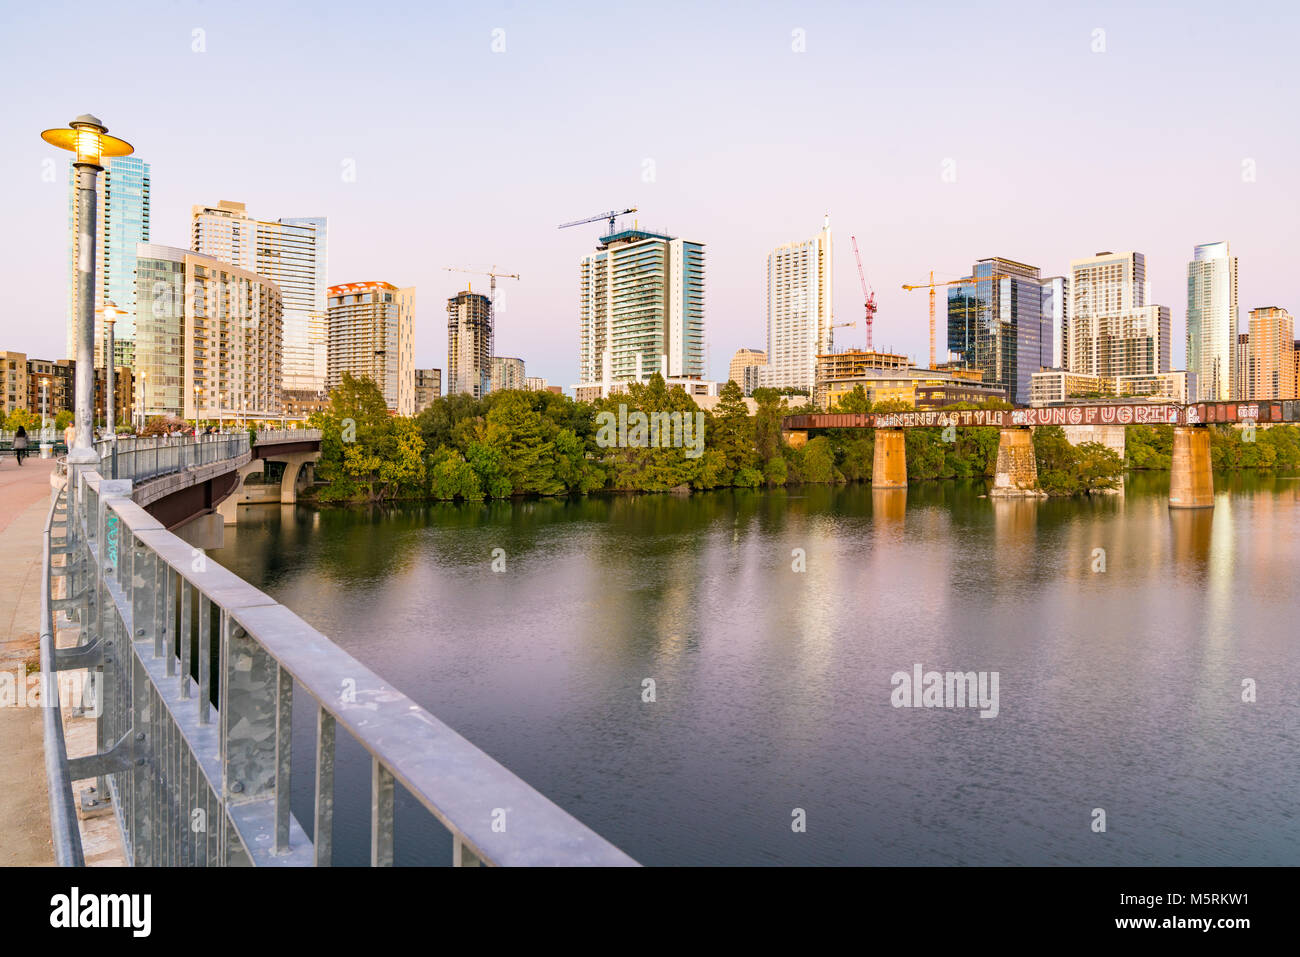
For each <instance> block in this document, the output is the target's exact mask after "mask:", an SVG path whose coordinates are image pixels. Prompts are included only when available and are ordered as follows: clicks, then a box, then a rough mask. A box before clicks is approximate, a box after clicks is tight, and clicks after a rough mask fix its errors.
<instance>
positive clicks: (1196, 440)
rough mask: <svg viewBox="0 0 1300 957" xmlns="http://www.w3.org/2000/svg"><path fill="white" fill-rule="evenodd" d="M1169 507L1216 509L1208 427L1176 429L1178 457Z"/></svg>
mask: <svg viewBox="0 0 1300 957" xmlns="http://www.w3.org/2000/svg"><path fill="white" fill-rule="evenodd" d="M1169 507H1170V508H1213V507H1214V472H1213V470H1212V469H1211V467H1210V433H1209V430H1207V429H1206V428H1205V427H1204V426H1199V425H1176V426H1174V455H1173V463H1172V467H1171V469H1170V473H1169Z"/></svg>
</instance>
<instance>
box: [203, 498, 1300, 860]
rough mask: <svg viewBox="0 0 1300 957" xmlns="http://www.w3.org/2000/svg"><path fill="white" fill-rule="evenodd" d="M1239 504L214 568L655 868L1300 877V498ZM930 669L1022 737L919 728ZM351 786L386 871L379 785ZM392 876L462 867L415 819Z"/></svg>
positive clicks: (564, 511) (300, 809)
mask: <svg viewBox="0 0 1300 957" xmlns="http://www.w3.org/2000/svg"><path fill="white" fill-rule="evenodd" d="M1216 479H1217V480H1218V481H1219V483H1220V485H1221V488H1220V494H1219V496H1218V499H1217V505H1216V507H1215V508H1214V509H1213V511H1212V512H1211V511H1200V512H1170V510H1169V509H1168V507H1167V493H1168V476H1167V475H1139V476H1135V477H1132V478H1130V479H1129V481H1128V486H1127V489H1126V492H1125V494H1124V495H1122V496H1108V497H1104V498H1100V499H1091V500H1051V501H1047V502H1026V503H994V502H991V501H989V500H987V499H983V498H980V497H979V495H980V492H981V491H982V490H983V487H982V485H979V486H977V485H975V484H962V483H956V482H948V483H930V484H926V485H919V486H913V487H912V488H911V489H909V490H907V491H906V492H903V493H898V492H892V493H885V492H874V493H873V491H872V490H871V489H870V487H868V486H863V485H853V486H848V487H841V488H835V489H832V488H824V487H823V488H802V489H793V490H779V491H775V492H749V491H745V492H714V493H706V494H702V495H693V496H689V497H678V496H671V495H667V496H640V497H618V498H590V499H585V500H575V501H572V502H558V501H540V502H539V501H534V502H523V503H517V504H494V505H484V506H479V505H474V506H466V505H437V506H430V507H418V508H403V509H391V510H382V511H369V510H349V509H331V510H323V511H317V510H314V509H311V508H309V507H306V506H297V507H294V506H284V507H280V506H270V507H258V508H247V509H243V510H241V521H242V522H243V524H241V525H239V526H237V527H234V528H230V529H227V532H226V534H227V539H226V547H225V548H224V549H221V550H218V551H215V552H213V557H215V558H216V560H217V561H219V562H221V563H223V564H225V565H227V566H228V567H230V568H231V569H233V570H234V571H235V572H237V573H238V574H240V575H241V576H243V577H244V578H246V579H247V580H249V581H250V582H252V583H253V584H255V585H257V586H259V587H262V588H264V589H266V590H267V591H268V592H270V593H271V594H272V595H273V596H275V597H276V598H277V599H278V600H279V601H281V602H283V603H284V604H286V605H288V606H289V607H291V608H292V609H293V610H294V611H296V612H298V613H299V614H300V615H301V616H302V617H304V618H305V619H307V620H308V621H309V622H311V623H312V624H313V625H315V626H316V627H317V628H319V629H320V630H321V631H323V632H325V633H326V634H328V635H330V636H331V637H332V638H333V639H334V640H335V641H337V642H338V643H339V644H340V645H342V646H343V647H344V648H345V649H347V650H348V651H349V652H350V653H351V654H353V655H355V656H356V657H357V658H359V659H360V660H361V661H362V662H364V663H365V664H366V665H368V666H369V667H371V668H372V669H374V670H375V671H377V672H378V673H379V674H381V675H383V676H384V677H385V678H387V679H389V680H390V681H392V682H393V684H394V685H396V686H397V687H398V688H400V689H401V690H403V691H405V692H406V693H407V694H409V695H410V696H411V697H413V698H415V699H416V700H417V701H419V702H420V703H421V704H423V705H424V706H425V707H427V708H428V709H429V710H430V711H431V712H433V713H434V714H435V715H437V716H438V717H439V718H440V719H442V720H443V721H445V722H446V723H447V724H449V725H450V726H452V727H453V728H455V729H456V730H457V731H459V732H460V733H461V734H462V735H464V736H465V737H467V738H468V739H469V740H470V741H472V742H474V743H475V744H477V745H478V746H479V747H481V748H483V749H484V750H485V751H487V752H488V753H489V754H491V755H492V756H493V757H495V758H496V759H497V760H499V761H500V762H501V763H503V764H504V765H506V766H507V767H509V768H510V769H511V770H513V771H515V772H516V773H517V774H519V775H520V776H521V777H523V778H524V780H526V781H528V782H529V783H530V784H532V785H533V786H535V787H536V788H538V789H539V790H540V791H542V793H544V794H546V795H547V796H548V797H550V798H551V799H552V800H554V801H555V802H556V803H558V804H559V805H560V806H561V807H563V808H565V809H566V810H568V811H569V812H570V813H572V814H573V815H575V816H576V817H577V818H579V819H580V820H582V821H584V822H585V823H587V824H588V825H590V826H591V827H593V828H594V829H595V830H596V831H598V832H599V833H601V834H603V835H604V836H606V837H607V838H609V839H610V840H612V841H613V842H614V843H616V844H618V845H619V846H620V847H622V848H623V849H624V850H626V851H627V852H628V853H630V854H631V855H632V856H633V857H635V858H637V859H638V860H640V861H642V862H643V863H646V864H712V863H728V864H1266V863H1267V864H1300V818H1298V817H1297V811H1296V806H1297V801H1298V800H1300V797H1298V796H1300V748H1298V747H1297V745H1298V744H1300V718H1298V715H1300V654H1297V647H1298V640H1297V639H1298V635H1300V603H1298V602H1297V599H1296V585H1297V577H1298V576H1297V569H1298V568H1300V480H1298V479H1297V478H1295V477H1288V476H1247V477H1235V478H1231V479H1225V478H1224V477H1222V476H1216ZM496 548H500V549H503V550H504V556H505V563H506V569H505V571H504V572H493V570H492V552H493V549H496ZM797 549H801V550H802V553H803V555H804V561H805V562H806V571H804V572H802V573H799V572H795V571H793V570H792V564H793V563H794V562H795V561H796V557H797V555H798V553H797V552H796V551H795V550H797ZM1097 549H1103V550H1104V555H1103V554H1102V553H1100V552H1097V551H1096V550H1097ZM1103 557H1104V569H1105V570H1104V571H1094V567H1100V561H1099V559H1100V558H1103ZM918 663H919V664H921V665H922V666H923V667H924V669H925V670H927V671H928V670H937V671H957V670H960V671H987V672H993V671H996V672H998V673H999V711H1000V713H999V714H998V716H997V717H996V718H994V719H982V718H981V717H980V716H979V712H978V711H977V710H975V709H965V710H956V709H953V710H947V709H933V708H931V709H926V708H916V709H910V708H897V709H896V708H894V707H892V706H891V702H890V696H891V690H892V689H891V676H892V675H893V674H894V673H895V672H897V671H907V672H910V671H911V670H912V669H913V666H914V665H915V664H918ZM646 678H653V679H654V682H655V688H656V694H657V700H656V701H655V702H654V703H645V702H643V701H642V682H643V680H644V679H646ZM1247 678H1250V679H1254V681H1255V682H1256V683H1257V688H1258V691H1257V694H1258V701H1257V702H1255V703H1253V704H1251V703H1243V702H1242V682H1243V679H1247ZM305 697H306V696H305V695H301V694H300V695H299V696H298V699H297V700H296V705H297V708H296V716H297V719H298V720H297V721H296V722H295V724H296V732H295V749H296V755H297V753H303V754H307V755H309V754H310V752H311V747H312V741H313V737H312V735H313V734H314V725H313V722H312V721H311V716H312V713H311V711H310V710H309V707H308V703H307V702H306V701H305V700H303V699H305ZM344 737H345V736H344V735H343V734H342V733H340V740H341V742H342V741H343V739H344ZM339 762H340V770H339V772H338V774H339V781H338V802H339V804H338V810H337V812H336V813H337V814H338V824H337V831H336V842H337V859H339V860H340V861H341V862H345V863H346V862H355V863H360V862H364V861H365V860H366V859H367V857H368V847H369V844H368V841H369V837H368V831H367V827H366V823H365V822H366V818H365V815H366V812H367V808H368V802H369V765H368V763H367V761H366V760H365V759H364V755H363V754H362V753H361V751H360V749H359V747H357V746H356V745H355V744H350V746H349V743H341V744H340V752H339ZM300 763H302V762H300ZM310 770H311V769H310V766H308V767H306V769H305V770H303V771H302V772H301V773H299V772H297V771H296V772H295V802H294V810H295V814H296V815H297V816H298V818H299V819H300V820H302V821H303V822H304V823H305V824H306V826H307V827H308V828H309V829H310V824H311V793H310V787H311V781H310ZM794 808H803V809H805V811H806V814H807V832H806V833H794V832H793V831H792V829H791V814H792V809H794ZM1094 808H1103V809H1104V810H1105V812H1106V824H1107V830H1106V832H1105V833H1104V834H1098V833H1093V831H1092V830H1091V827H1090V825H1091V822H1092V820H1093V809H1094ZM397 859H398V863H442V862H446V861H448V860H449V859H450V840H449V838H448V836H447V834H446V832H445V831H442V830H441V829H440V828H438V826H437V825H435V824H432V823H431V822H430V821H429V820H428V819H427V816H425V815H423V814H422V813H421V812H419V811H418V809H416V808H415V807H414V806H413V802H411V801H410V800H409V798H407V799H404V800H402V801H399V814H398V834H397Z"/></svg>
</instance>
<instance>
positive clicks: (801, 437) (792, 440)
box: [781, 429, 808, 449]
mask: <svg viewBox="0 0 1300 957" xmlns="http://www.w3.org/2000/svg"><path fill="white" fill-rule="evenodd" d="M781 438H783V439H785V444H786V445H788V446H790V448H792V449H801V448H803V447H804V446H805V445H807V444H808V432H807V430H805V429H782V430H781Z"/></svg>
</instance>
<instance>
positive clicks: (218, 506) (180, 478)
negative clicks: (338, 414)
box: [95, 429, 321, 529]
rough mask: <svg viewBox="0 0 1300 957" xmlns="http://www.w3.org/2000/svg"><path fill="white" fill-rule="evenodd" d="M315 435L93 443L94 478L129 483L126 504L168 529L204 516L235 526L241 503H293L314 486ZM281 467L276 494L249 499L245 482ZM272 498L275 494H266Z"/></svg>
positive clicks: (270, 432) (262, 492) (269, 432)
mask: <svg viewBox="0 0 1300 957" xmlns="http://www.w3.org/2000/svg"><path fill="white" fill-rule="evenodd" d="M320 441H321V432H320V429H262V430H259V431H258V432H257V434H256V436H255V437H254V436H253V435H252V433H250V432H242V431H241V432H233V433H227V434H219V435H200V436H149V437H136V436H120V437H118V438H117V440H116V441H114V440H112V439H104V440H101V441H100V442H98V443H96V445H95V448H96V450H97V451H98V452H99V456H100V468H99V473H100V474H101V475H103V476H106V477H108V478H117V479H129V480H130V481H131V482H132V483H133V486H132V488H133V491H132V501H134V502H135V503H136V504H137V505H140V506H141V507H143V508H144V509H145V511H147V512H148V513H149V514H150V515H152V516H153V517H154V518H157V519H158V520H159V521H161V522H162V523H163V525H164V526H165V527H166V528H169V529H175V528H177V527H179V526H181V525H184V524H186V523H188V522H191V521H193V520H195V519H197V518H200V517H202V516H204V515H213V514H215V515H219V516H220V519H221V523H222V524H226V525H231V524H234V523H236V522H237V521H238V505H239V504H240V503H241V502H250V501H256V502H279V503H281V504H293V503H294V502H296V501H297V500H298V492H299V490H300V489H301V488H302V487H303V485H305V484H307V483H309V482H310V481H311V479H312V474H313V469H314V465H315V463H316V462H317V461H318V460H319V459H320ZM268 462H276V463H281V465H282V466H283V473H282V475H281V478H280V480H279V482H278V487H277V488H275V489H274V490H270V489H267V488H266V487H265V485H264V484H263V487H261V488H259V489H258V490H257V492H256V493H254V494H249V493H248V492H247V489H246V486H245V482H246V480H247V479H248V478H249V477H250V476H253V475H256V474H257V473H264V472H265V469H266V465H267V463H268ZM269 491H273V492H274V494H268V492H269Z"/></svg>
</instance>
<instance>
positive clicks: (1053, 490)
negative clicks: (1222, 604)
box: [309, 374, 1300, 503]
mask: <svg viewBox="0 0 1300 957" xmlns="http://www.w3.org/2000/svg"><path fill="white" fill-rule="evenodd" d="M754 399H755V400H756V401H757V404H758V408H757V411H756V412H755V413H754V414H752V415H751V414H750V412H749V410H748V408H747V407H746V405H745V403H744V401H743V395H742V393H741V390H740V388H739V387H738V386H737V385H736V384H735V383H728V384H727V386H726V387H725V388H724V389H723V391H722V394H721V396H720V399H719V402H718V404H717V405H716V406H715V407H714V408H713V409H712V410H711V411H705V410H701V409H699V407H698V406H697V405H696V403H695V401H694V399H692V398H691V397H690V396H688V395H687V394H686V393H685V392H684V391H682V390H681V389H669V388H667V387H666V386H665V384H664V381H663V379H662V378H660V377H659V376H655V377H653V378H652V379H651V380H650V381H649V382H646V383H630V384H629V386H628V389H627V391H626V392H623V393H619V394H618V395H614V396H611V397H609V398H606V399H601V400H599V401H596V402H576V401H574V400H573V399H570V398H569V397H568V396H564V395H559V394H556V393H552V392H523V391H514V390H507V391H499V392H494V393H490V394H489V395H487V396H485V397H484V398H482V399H475V398H473V397H472V396H469V395H450V396H444V397H442V398H439V399H436V400H435V401H434V402H433V404H432V405H431V406H429V407H428V408H426V409H425V410H423V411H422V412H421V413H420V414H419V415H417V416H414V417H412V418H406V417H401V416H392V415H390V414H389V413H388V410H387V407H386V405H385V402H384V398H383V395H382V394H381V393H380V391H379V389H378V388H377V387H376V386H375V384H374V383H373V382H371V381H370V380H368V379H359V378H354V377H352V376H350V375H347V374H345V375H344V377H343V381H342V383H341V385H340V386H339V387H338V388H336V389H335V390H333V392H332V393H331V395H330V404H329V406H328V407H327V408H326V409H325V410H324V411H322V412H318V413H316V414H314V415H313V416H312V417H311V421H310V425H311V426H312V427H314V428H319V429H321V430H322V433H323V435H322V441H321V459H320V462H319V463H318V464H317V467H316V475H317V479H318V480H319V482H320V484H318V485H317V486H316V487H315V488H314V489H313V490H312V491H311V492H310V493H309V497H311V498H314V499H315V500H317V501H320V502H324V503H330V502H337V503H348V502H362V503H364V502H385V501H450V500H465V501H483V500H485V499H503V498H511V497H515V496H552V495H572V494H587V493H592V492H599V491H611V492H666V491H670V490H675V489H684V488H687V489H692V490H705V489H716V488H729V487H731V488H757V487H772V486H784V485H801V484H833V483H839V482H857V481H869V480H870V479H871V470H872V464H873V458H874V450H875V446H874V441H873V438H874V437H873V433H871V432H869V431H864V432H851V431H844V432H828V433H826V434H824V435H819V436H816V437H814V438H812V439H810V440H809V441H808V442H807V443H806V444H804V445H803V446H802V447H800V448H795V447H793V446H791V445H789V444H787V443H786V442H785V440H784V439H783V438H782V435H781V420H782V418H783V417H784V416H786V415H789V414H792V413H797V412H800V411H811V410H808V409H803V408H792V407H786V406H783V405H782V404H781V403H782V399H783V397H782V396H780V395H778V394H777V393H776V392H775V391H773V390H763V389H760V390H756V392H755V393H754ZM905 408H907V406H905V405H903V404H901V403H897V402H880V403H876V404H874V405H873V404H872V403H871V402H869V401H868V400H867V398H866V396H865V394H863V393H862V391H861V389H859V390H857V391H856V392H855V393H852V394H850V395H848V396H845V397H844V398H843V399H842V400H841V402H840V405H839V406H838V407H837V411H848V412H890V411H902V410H904V409H905ZM954 408H991V409H992V408H1010V406H1008V405H1006V404H1005V403H999V402H988V403H983V404H981V405H979V406H974V405H960V406H954ZM637 413H641V414H642V415H643V416H644V418H641V417H639V416H638V415H637ZM647 422H653V423H655V424H656V426H659V425H662V426H663V428H662V429H660V428H657V427H656V428H655V430H654V431H653V432H651V431H650V430H648V429H646V428H645V424H646V423H647ZM614 423H617V424H618V427H617V428H615V427H613V426H614ZM629 423H631V427H630V428H629V427H628V426H629ZM669 423H672V427H671V428H670V427H669ZM683 426H685V428H682V427H683ZM1213 433H1214V435H1213V439H1212V446H1211V448H1212V452H1213V455H1214V465H1215V468H1276V469H1291V468H1297V467H1300V429H1297V428H1294V427H1284V428H1272V429H1258V430H1256V432H1255V433H1254V434H1253V435H1252V436H1250V438H1252V439H1253V441H1246V440H1245V438H1244V437H1243V435H1242V434H1241V430H1235V429H1227V428H1215V429H1213ZM906 443H907V445H906V448H907V471H908V479H909V481H922V480H925V479H939V478H980V477H989V478H991V477H992V476H993V473H994V470H995V467H996V464H997V450H998V430H997V429H996V428H958V429H952V430H939V429H911V430H908V431H907V433H906ZM1127 444H1128V449H1127V456H1126V458H1121V457H1120V456H1119V455H1117V454H1116V453H1115V452H1114V451H1113V450H1112V449H1109V448H1107V447H1106V446H1104V445H1100V444H1098V443H1083V444H1081V445H1079V446H1073V445H1070V443H1069V442H1067V441H1066V439H1065V434H1064V432H1063V430H1062V429H1060V428H1059V427H1043V428H1039V429H1036V430H1034V450H1035V455H1036V457H1037V460H1038V475H1039V482H1040V484H1041V486H1042V488H1043V489H1044V491H1046V492H1048V493H1049V494H1054V495H1079V494H1088V493H1092V492H1100V491H1104V490H1107V489H1113V488H1116V487H1118V485H1119V483H1120V481H1121V480H1122V477H1123V472H1124V469H1125V468H1137V469H1160V468H1163V469H1168V468H1169V464H1170V458H1171V453H1172V446H1173V428H1172V426H1133V427H1130V429H1129V430H1128V441H1127Z"/></svg>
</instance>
